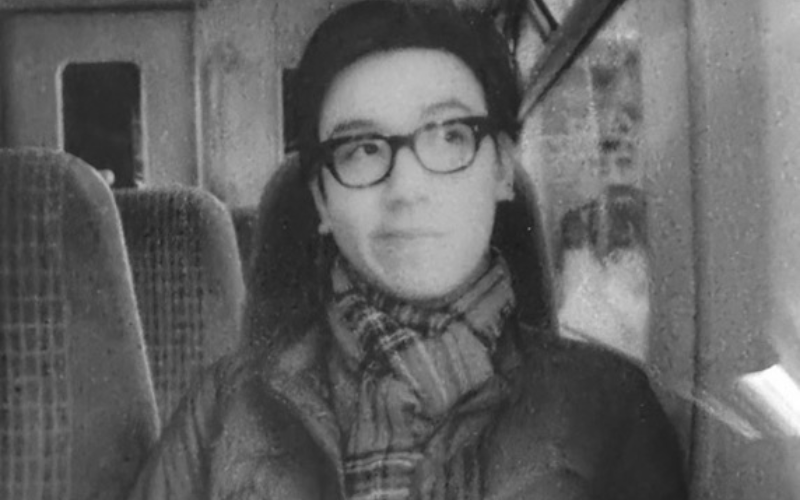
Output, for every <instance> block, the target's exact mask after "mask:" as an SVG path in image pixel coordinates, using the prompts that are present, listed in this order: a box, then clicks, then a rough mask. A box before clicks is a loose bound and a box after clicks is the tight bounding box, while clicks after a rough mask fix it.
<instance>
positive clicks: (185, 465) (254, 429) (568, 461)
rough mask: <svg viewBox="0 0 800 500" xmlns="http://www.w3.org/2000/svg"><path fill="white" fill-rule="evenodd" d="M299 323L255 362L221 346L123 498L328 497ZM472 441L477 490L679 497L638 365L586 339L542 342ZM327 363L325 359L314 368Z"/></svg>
mask: <svg viewBox="0 0 800 500" xmlns="http://www.w3.org/2000/svg"><path fill="white" fill-rule="evenodd" d="M327 339H328V336H326V335H325V334H324V333H322V332H320V331H319V330H313V331H311V332H309V333H307V334H306V335H305V337H303V338H302V339H300V340H299V341H297V342H296V343H295V344H294V345H292V346H291V347H289V348H288V349H286V350H285V351H284V352H282V353H281V354H280V355H278V356H269V357H268V358H267V359H270V360H272V361H270V362H269V363H264V362H263V359H264V358H263V357H262V358H261V360H262V361H261V362H259V356H260V355H259V354H258V353H256V352H251V353H248V354H245V353H240V354H238V355H237V356H233V357H230V358H226V359H223V360H222V361H220V362H218V363H217V364H216V365H214V366H213V367H212V369H211V370H210V371H209V372H208V373H206V374H205V376H204V377H203V378H202V380H201V381H200V382H199V383H198V384H197V386H196V387H195V388H194V389H193V391H192V392H191V393H190V395H189V396H188V397H187V399H186V400H185V401H184V402H183V404H182V405H181V407H180V408H179V409H178V410H177V412H176V414H175V415H174V417H173V418H172V421H171V423H170V425H169V426H168V427H167V428H166V430H165V431H164V434H163V436H162V439H161V441H160V443H159V445H158V447H157V448H156V449H155V450H154V452H153V454H152V456H151V457H150V459H149V461H148V463H147V465H146V467H145V469H144V470H143V471H142V474H141V475H140V477H139V480H138V483H137V485H136V488H135V491H134V492H133V495H132V497H131V498H132V500H136V499H189V498H191V499H212V498H213V499H237V500H238V499H251V498H252V499H258V500H270V499H297V500H305V499H336V498H342V496H341V491H342V469H341V463H342V460H341V456H340V446H339V430H338V424H337V420H336V417H335V415H334V412H333V411H332V410H331V408H330V405H329V404H328V403H327V399H326V398H327V391H328V389H327V384H326V383H325V380H326V378H325V377H324V376H323V375H322V372H323V370H321V369H320V367H321V366H325V363H324V362H322V361H323V359H324V356H325V355H326V353H327V352H329V351H328V345H327ZM541 344H542V345H539V346H538V347H537V348H535V349H534V350H533V352H528V353H527V356H526V358H527V362H526V363H524V364H523V365H520V367H519V368H518V369H517V370H515V372H514V379H515V384H516V386H517V390H515V391H514V392H512V396H510V398H509V400H508V402H507V404H505V405H504V406H503V407H501V408H500V409H499V410H498V414H497V418H496V420H495V422H494V423H493V424H492V427H491V428H490V429H489V430H488V432H487V433H486V437H485V438H484V441H483V442H482V446H483V460H484V462H483V463H484V467H485V469H484V470H485V472H484V481H485V482H484V488H485V494H486V498H491V499H497V500H499V499H510V498H541V499H546V500H567V499H598V500H600V499H609V500H611V499H613V500H628V499H630V500H660V499H663V500H679V499H684V498H687V494H686V487H685V483H684V479H683V474H682V460H681V454H680V451H679V449H678V444H677V438H676V436H675V433H674V430H673V428H672V427H671V425H670V423H669V422H668V420H667V418H666V416H665V415H664V413H663V411H662V409H661V407H660V405H659V403H658V401H657V400H656V398H655V395H654V394H653V392H652V390H651V388H650V385H649V382H648V380H647V377H646V376H645V375H644V373H643V372H642V371H641V370H640V369H639V368H637V367H635V366H634V365H633V364H631V363H629V362H627V361H625V360H623V359H622V358H620V357H618V356H617V355H615V354H612V353H610V352H608V351H605V350H603V349H602V348H599V347H593V346H588V345H585V344H575V343H571V342H566V341H561V340H548V341H546V342H542V343H541ZM325 373H327V372H325Z"/></svg>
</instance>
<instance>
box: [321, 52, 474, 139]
mask: <svg viewBox="0 0 800 500" xmlns="http://www.w3.org/2000/svg"><path fill="white" fill-rule="evenodd" d="M470 114H486V99H485V97H484V92H483V88H482V87H481V84H480V83H479V82H478V79H477V78H476V77H475V75H474V74H473V73H472V71H471V70H470V69H469V67H468V66H467V65H466V64H465V63H464V62H463V61H461V60H460V59H459V58H457V57H456V56H454V55H452V54H450V53H448V52H444V51H439V50H433V49H403V50H398V51H393V52H388V53H378V54H373V55H370V56H367V57H365V58H363V59H361V60H359V61H358V62H356V63H354V64H353V65H351V66H349V67H348V68H346V69H345V70H344V71H342V72H341V73H340V74H339V75H338V76H337V77H336V78H335V79H334V80H333V83H332V84H331V86H330V88H329V89H328V92H327V94H326V96H325V99H324V101H323V104H322V108H321V113H320V122H319V136H320V138H322V139H325V138H327V137H329V136H330V135H331V133H332V132H333V131H335V130H337V128H338V127H340V126H341V125H342V124H355V126H357V127H358V126H363V127H364V128H376V129H386V131H393V132H400V131H407V130H409V129H411V128H413V127H416V126H418V125H419V124H420V122H421V121H424V120H430V119H438V118H448V117H452V116H464V115H470Z"/></svg>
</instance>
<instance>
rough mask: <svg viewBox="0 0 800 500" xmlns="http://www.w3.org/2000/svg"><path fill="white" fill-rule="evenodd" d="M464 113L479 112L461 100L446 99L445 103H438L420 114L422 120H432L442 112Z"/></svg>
mask: <svg viewBox="0 0 800 500" xmlns="http://www.w3.org/2000/svg"><path fill="white" fill-rule="evenodd" d="M452 110H457V111H464V112H467V113H475V112H476V111H477V110H475V109H472V107H470V106H469V105H467V104H465V103H464V102H463V101H461V100H460V99H457V98H455V97H452V98H450V99H445V100H444V101H440V102H436V103H434V104H431V105H429V106H426V107H425V109H423V110H422V113H420V117H421V118H422V119H426V118H430V117H431V116H433V115H436V114H439V113H441V112H442V111H452Z"/></svg>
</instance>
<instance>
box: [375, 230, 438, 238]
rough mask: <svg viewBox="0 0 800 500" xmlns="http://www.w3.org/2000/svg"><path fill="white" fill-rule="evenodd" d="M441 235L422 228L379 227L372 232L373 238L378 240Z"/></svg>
mask: <svg viewBox="0 0 800 500" xmlns="http://www.w3.org/2000/svg"><path fill="white" fill-rule="evenodd" d="M441 235H442V233H440V232H438V231H434V230H431V229H422V228H410V229H405V228H398V229H379V230H378V231H376V232H375V233H374V237H375V239H376V240H379V241H413V240H422V239H429V238H438V237H440V236H441Z"/></svg>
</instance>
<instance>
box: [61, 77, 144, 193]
mask: <svg viewBox="0 0 800 500" xmlns="http://www.w3.org/2000/svg"><path fill="white" fill-rule="evenodd" d="M61 88H62V102H63V113H62V117H63V118H62V119H63V122H62V126H63V137H64V149H65V150H66V151H67V152H69V153H72V154H74V155H76V156H78V157H80V158H81V159H83V160H85V161H86V162H87V163H89V164H90V165H92V166H94V167H95V168H96V169H98V170H100V171H101V172H102V173H103V174H104V177H106V179H107V180H108V181H109V183H110V184H111V185H112V186H113V187H115V188H122V187H135V186H137V185H138V184H139V183H140V182H141V180H142V176H143V165H142V163H143V162H142V157H143V156H142V150H141V149H142V144H141V137H142V130H141V98H140V96H141V74H140V71H139V67H138V66H137V65H136V64H133V63H129V62H103V63H71V64H68V65H67V66H66V67H65V68H64V71H63V73H62V85H61Z"/></svg>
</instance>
